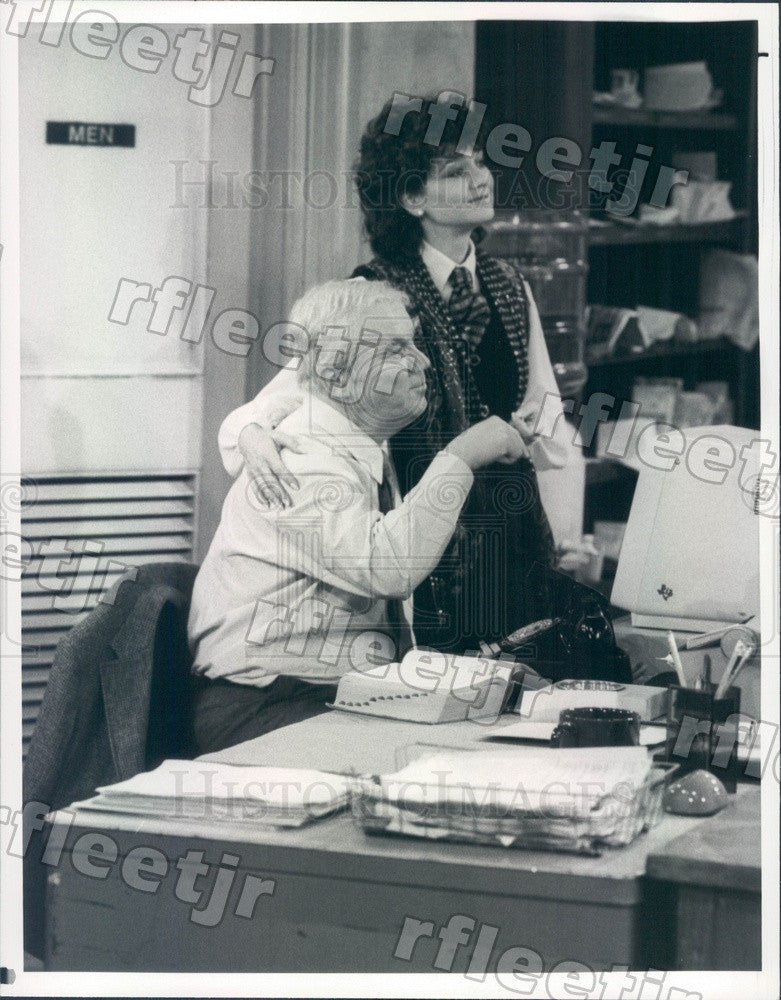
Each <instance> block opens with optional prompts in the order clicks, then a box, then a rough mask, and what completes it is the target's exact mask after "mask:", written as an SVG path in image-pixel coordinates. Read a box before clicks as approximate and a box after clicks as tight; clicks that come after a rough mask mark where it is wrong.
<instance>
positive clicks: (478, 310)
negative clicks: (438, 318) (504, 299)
mask: <svg viewBox="0 0 781 1000" xmlns="http://www.w3.org/2000/svg"><path fill="white" fill-rule="evenodd" d="M447 283H448V284H449V285H450V287H451V289H452V291H451V294H450V298H449V299H448V301H447V308H448V310H449V312H450V315H451V316H452V317H453V319H454V321H455V323H456V326H457V327H458V329H459V332H460V333H461V336H462V337H463V338H464V340H465V341H466V343H467V346H468V347H469V348H470V349H471V350H472V351H474V350H476V349H477V347H479V345H480V341H481V340H482V339H483V334H484V333H485V329H486V327H487V326H488V320H489V319H490V316H491V310H490V307H489V305H488V302H487V301H486V300H485V299H484V298H483V296H482V295H481V294H480V293H479V292H476V291H475V290H474V289H473V287H472V276H471V274H470V273H469V271H468V270H467V269H466V268H465V267H454V268H453V270H452V271H451V272H450V277H449V278H448V279H447Z"/></svg>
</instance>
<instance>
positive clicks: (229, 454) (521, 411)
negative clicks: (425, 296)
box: [218, 240, 573, 478]
mask: <svg viewBox="0 0 781 1000" xmlns="http://www.w3.org/2000/svg"><path fill="white" fill-rule="evenodd" d="M420 254H421V257H422V258H423V263H424V264H425V265H426V268H427V269H428V272H429V274H430V275H431V280H432V281H433V282H434V285H435V286H436V288H437V291H438V292H439V293H440V295H441V296H442V297H443V299H444V300H445V302H447V300H448V299H449V297H450V294H451V292H452V289H451V288H450V285H448V278H449V277H450V274H451V272H452V270H453V268H454V267H465V268H466V269H467V270H468V271H469V273H470V274H471V276H472V283H473V287H474V289H475V291H479V283H478V279H477V256H476V254H475V246H474V243H472V241H471V240H470V242H469V252H468V253H467V256H466V260H464V261H463V262H462V263H461V264H458V263H456V262H455V261H453V260H451V259H450V257H448V256H447V255H446V254H444V253H442V252H441V251H440V250H437V249H436V247H433V246H431V244H429V243H426V241H425V240H424V241H423V243H422V245H421V251H420ZM524 289H525V291H526V296H527V299H528V302H529V346H528V359H529V381H528V385H527V387H526V395H525V396H524V399H523V403H522V404H521V406H520V407H519V408H518V410H517V415H518V416H519V417H521V418H524V417H526V416H527V415H530V414H531V415H536V414H538V413H540V412H541V410H542V408H543V406H544V415H545V420H544V425H545V426H544V427H543V426H541V427H539V428H535V429H536V430H540V431H542V433H541V434H540V436H539V437H537V438H535V439H534V440H533V441H532V442H531V444H530V445H529V455H530V457H531V460H532V462H533V463H534V466H535V468H537V469H538V470H539V471H545V470H548V469H560V468H562V467H563V466H564V465H565V464H566V463H567V459H568V457H569V455H570V452H571V450H572V435H573V431H572V428H571V427H570V426H569V424H567V423H566V421H565V419H564V416H563V410H562V406H561V394H560V393H559V387H558V385H557V384H556V376H555V375H554V374H553V368H552V366H551V362H550V357H549V356H548V348H547V346H546V344H545V335H544V334H543V331H542V323H541V322H540V314H539V312H538V311H537V306H536V304H535V302H534V297H533V296H532V293H531V289H530V288H529V286H528V284H527V282H525V281H524ZM297 361H298V359H293V360H292V361H291V362H290V363H289V365H288V367H287V368H281V369H280V370H279V371H278V372H277V374H276V375H275V376H274V378H273V379H271V381H270V382H269V383H268V384H267V385H266V386H265V387H264V388H263V389H261V390H260V392H259V393H258V394H257V396H255V398H254V399H251V400H250V401H249V402H248V403H245V404H244V405H243V406H239V407H238V408H237V409H235V410H233V412H232V413H229V414H228V416H227V417H226V418H225V420H223V422H222V426H221V427H220V431H219V436H218V443H219V446H220V453H221V455H222V461H223V464H224V466H225V468H226V469H227V471H228V473H229V474H230V475H231V476H233V477H234V478H235V477H236V476H237V475H238V474H239V472H240V471H241V468H242V466H243V464H244V459H243V458H242V456H241V452H240V451H239V448H238V440H239V434H240V433H241V432H242V430H243V429H244V428H245V427H246V426H247V424H253V423H254V424H260V426H261V427H266V428H271V427H276V425H277V424H278V423H279V421H280V420H281V419H282V418H283V417H284V416H286V415H287V414H288V413H290V412H291V410H293V409H294V408H295V407H296V406H297V405H298V403H299V402H300V399H301V390H300V389H299V386H298V378H297V376H296V373H295V367H294V366H295V365H296V363H297Z"/></svg>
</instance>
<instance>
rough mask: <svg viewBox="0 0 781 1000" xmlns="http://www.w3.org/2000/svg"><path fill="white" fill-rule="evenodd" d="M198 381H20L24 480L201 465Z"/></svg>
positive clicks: (149, 378)
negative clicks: (26, 477) (48, 475)
mask: <svg viewBox="0 0 781 1000" xmlns="http://www.w3.org/2000/svg"><path fill="white" fill-rule="evenodd" d="M201 394H202V389H201V380H200V378H197V377H186V376H180V377H174V378H155V377H154V376H152V375H139V376H135V377H132V378H85V379H74V378H53V377H45V378H23V379H22V407H21V408H22V463H23V466H24V472H26V473H28V474H30V475H32V476H33V478H34V477H35V474H36V473H39V474H43V473H55V472H63V473H64V472H80V473H83V472H98V471H100V472H108V471H112V472H125V471H132V472H140V471H149V472H169V471H171V472H172V471H176V470H196V469H198V468H199V466H200V464H201V418H200V413H201Z"/></svg>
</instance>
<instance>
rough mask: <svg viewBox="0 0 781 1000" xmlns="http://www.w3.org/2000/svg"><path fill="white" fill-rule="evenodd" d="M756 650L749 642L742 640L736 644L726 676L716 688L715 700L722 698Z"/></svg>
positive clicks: (725, 672)
mask: <svg viewBox="0 0 781 1000" xmlns="http://www.w3.org/2000/svg"><path fill="white" fill-rule="evenodd" d="M753 652H754V647H753V646H751V645H748V644H747V643H745V642H743V641H740V642H738V643H736V644H735V648H734V650H733V651H732V656H731V657H730V659H729V663H728V664H727V667H726V670H725V671H724V676H723V677H722V678H721V680H720V681H719V686H718V687H717V688H716V693H715V694H714V696H713V700H714V701H716V700H718V699H719V698H721V697H722V696H723V694H724V692H725V691H726V690H727V688H728V687H729V686H730V684H732V682H733V681H734V680H735V678H736V677H737V676H738V674H739V673H740V671H741V670H742V669H743V666H744V665H745V663H746V661H747V660H748V658H749V657H750V656H751V655H752V653H753Z"/></svg>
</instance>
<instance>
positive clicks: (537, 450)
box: [220, 101, 567, 652]
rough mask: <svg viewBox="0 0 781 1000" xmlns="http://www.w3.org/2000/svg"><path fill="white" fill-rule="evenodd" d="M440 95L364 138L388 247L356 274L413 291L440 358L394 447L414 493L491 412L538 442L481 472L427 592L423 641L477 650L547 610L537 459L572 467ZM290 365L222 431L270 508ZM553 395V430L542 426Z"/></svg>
mask: <svg viewBox="0 0 781 1000" xmlns="http://www.w3.org/2000/svg"><path fill="white" fill-rule="evenodd" d="M434 103H435V102H433V101H425V102H423V106H422V108H421V110H420V111H417V112H416V111H407V112H406V113H405V114H403V116H402V114H401V113H400V112H399V110H398V109H395V108H394V107H393V105H392V103H391V102H389V103H388V104H386V105H385V107H384V108H383V110H382V111H381V112H380V114H379V115H378V116H377V117H376V118H374V119H373V120H372V121H371V122H369V124H368V126H367V128H366V131H365V132H364V135H363V137H362V139H361V147H360V155H359V158H358V161H357V163H356V165H355V173H356V183H357V187H358V192H359V196H360V201H361V208H362V211H363V215H364V222H365V227H366V232H367V235H368V237H369V242H370V245H371V248H372V250H373V252H374V254H375V256H374V257H373V259H372V260H371V261H370V262H369V263H368V264H366V265H363V266H361V267H359V268H357V270H356V271H355V276H363V277H366V278H374V279H384V280H386V281H388V282H390V284H392V285H394V286H395V287H397V288H400V289H402V290H403V291H404V292H405V293H406V295H407V296H408V298H409V300H410V302H411V304H412V308H413V309H414V311H415V313H416V315H417V319H418V321H419V333H418V338H417V343H418V346H419V347H420V348H421V349H422V350H423V351H425V352H426V354H427V355H428V357H429V359H430V361H431V368H430V370H429V371H428V372H427V374H426V377H427V380H428V387H427V388H428V392H427V399H428V406H427V409H426V412H425V413H424V414H423V415H422V417H421V418H419V420H417V421H416V422H415V423H414V424H413V425H411V426H410V427H409V428H407V429H406V430H405V431H403V432H401V433H400V434H397V435H396V436H395V437H394V438H393V439H392V441H391V451H392V455H393V461H394V466H395V469H396V475H397V477H398V480H399V486H400V489H401V493H402V495H404V494H406V493H407V492H408V491H409V490H410V489H411V488H412V487H413V486H415V484H416V483H417V482H418V480H419V479H420V477H421V476H422V474H423V472H424V471H425V469H426V468H427V466H428V465H429V463H430V462H431V460H432V459H433V457H434V456H435V455H436V453H437V452H438V451H439V450H441V449H442V448H444V447H445V446H446V445H447V444H448V442H450V441H451V440H452V439H453V438H454V437H456V436H457V435H458V434H460V433H461V431H463V430H464V429H465V428H466V427H468V426H470V425H471V424H473V423H476V422H477V421H479V420H482V419H484V418H485V417H486V416H488V415H491V414H495V415H497V416H499V417H501V418H502V419H504V420H507V421H510V422H511V423H512V425H513V426H514V427H515V428H516V430H518V431H519V433H520V434H521V436H522V437H523V439H524V441H525V443H526V447H527V455H526V456H524V457H523V458H521V459H520V461H519V462H518V463H517V464H516V465H514V466H509V467H508V466H506V465H496V466H489V467H488V468H486V469H484V470H482V471H481V472H479V473H478V474H477V475H476V477H475V484H474V486H473V488H472V491H471V493H470V497H469V500H468V503H467V506H466V507H465V508H464V512H463V513H462V516H461V519H460V524H459V529H458V530H457V532H456V535H455V537H454V541H453V543H452V545H451V547H450V548H449V550H448V551H447V552H446V553H445V555H444V557H443V559H442V561H441V563H440V564H439V566H438V567H437V569H436V570H435V572H434V573H433V574H432V575H431V576H430V577H429V578H428V579H427V580H426V581H425V582H424V583H423V584H421V586H420V587H419V588H418V589H417V590H416V592H415V597H414V629H415V636H416V639H417V642H418V644H419V645H421V646H432V647H436V648H438V649H442V650H448V651H451V652H466V651H470V650H471V651H476V650H477V649H478V645H479V641H480V640H481V639H486V638H487V639H489V640H495V639H497V638H500V637H501V635H503V634H506V633H507V632H508V631H510V630H512V629H514V628H517V627H519V626H520V625H521V624H524V623H527V622H529V621H531V620H533V619H534V618H535V617H538V616H540V615H541V614H542V613H544V609H543V608H540V607H539V605H538V604H537V603H536V601H535V595H534V594H533V593H531V591H530V589H529V588H528V586H527V583H526V575H527V573H528V570H529V569H530V567H531V565H532V564H533V563H534V562H541V563H543V564H545V565H550V564H551V563H552V560H553V540H552V535H551V531H550V527H549V524H548V520H547V517H546V515H545V512H544V510H543V508H542V504H541V502H540V496H539V489H538V485H537V476H536V471H535V467H536V468H540V469H543V468H554V467H561V466H562V465H563V464H564V462H565V459H566V454H567V447H566V443H565V440H564V438H563V436H562V433H563V432H565V427H566V425H565V424H564V420H563V417H562V418H559V415H560V414H561V412H562V411H561V400H560V397H559V392H558V388H557V385H556V381H555V378H554V375H553V370H552V368H551V363H550V359H549V357H548V352H547V349H546V346H545V340H544V337H543V333H542V327H541V324H540V320H539V316H538V313H537V309H536V307H535V305H534V302H533V299H532V296H531V292H530V291H529V288H528V286H527V284H526V283H525V281H524V280H523V279H522V277H521V276H520V274H519V273H518V272H517V271H516V270H515V268H514V267H513V266H512V265H510V264H509V263H508V262H506V261H503V260H500V259H497V258H493V257H490V256H489V255H487V254H485V253H484V252H482V251H481V250H480V249H479V248H478V247H476V246H475V243H474V241H473V235H476V233H475V231H476V230H477V231H478V233H479V227H480V226H481V225H483V224H485V223H487V222H490V220H491V219H492V218H493V215H494V203H493V177H492V175H491V172H490V170H489V168H488V166H487V165H486V163H485V161H484V158H483V152H482V148H481V146H480V141H479V140H478V141H477V142H476V143H475V147H474V150H473V151H469V152H468V153H461V152H457V145H458V142H459V139H460V137H461V133H462V130H463V126H464V119H465V116H466V112H465V110H464V109H461V110H460V112H459V113H458V114H457V115H456V117H455V118H454V119H453V120H448V121H446V122H445V127H444V129H443V130H442V134H441V138H440V139H439V141H437V142H435V143H432V142H431V132H432V128H431V125H432V122H433V118H432V116H430V115H429V113H428V108H429V106H431V105H433V104H434ZM436 117H437V120H439V121H441V118H439V116H438V115H437V116H436ZM433 131H437V130H436V129H433ZM288 374H292V373H288V372H287V371H286V370H283V371H282V372H280V373H279V374H278V375H277V376H276V377H275V378H274V379H273V380H272V381H271V382H270V383H269V385H268V386H266V388H265V389H263V390H262V391H261V392H260V394H259V395H258V396H257V397H256V398H255V399H254V400H253V401H251V402H250V403H248V404H246V405H245V406H244V407H241V408H240V409H239V410H236V411H234V412H233V413H232V414H230V415H229V416H228V417H227V418H226V420H225V422H224V423H223V426H222V428H221V430H220V445H221V448H222V450H223V458H224V461H225V464H226V467H227V468H228V471H229V472H232V473H233V474H236V472H237V471H238V468H240V465H241V460H242V458H243V460H244V461H246V463H247V465H248V467H249V470H250V472H251V473H253V474H254V476H255V478H256V480H257V482H258V487H259V490H260V491H261V493H262V494H264V495H265V496H266V497H267V498H268V499H269V501H270V502H273V501H274V500H275V499H276V498H279V500H280V501H281V502H284V500H285V483H286V473H287V470H286V469H285V467H284V466H283V465H282V463H281V462H280V461H279V458H278V456H277V452H276V444H275V442H274V441H273V440H272V439H271V436H270V433H269V431H270V429H271V428H273V426H275V425H276V423H277V422H278V421H279V419H281V416H282V415H284V411H285V410H287V409H288V406H290V407H291V408H292V405H293V404H294V402H295V401H294V400H290V399H289V396H290V390H291V381H292V380H291V379H290V378H289V377H287V376H288ZM543 404H544V405H545V420H544V425H545V428H546V429H550V428H553V430H554V433H553V434H551V433H547V434H545V435H540V434H537V433H535V427H536V425H537V416H538V414H539V412H540V410H541V409H542V407H543ZM285 443H289V442H285ZM237 446H238V453H240V454H238V453H237ZM287 485H288V486H289V487H290V488H292V484H291V483H290V480H289V478H288V480H287ZM440 502H442V503H447V497H446V496H442V497H441V498H440Z"/></svg>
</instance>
